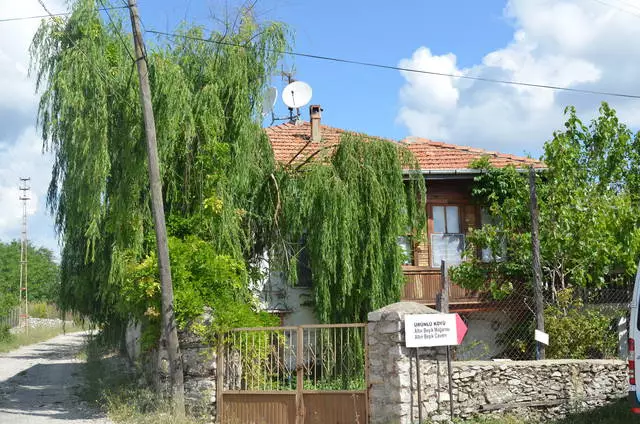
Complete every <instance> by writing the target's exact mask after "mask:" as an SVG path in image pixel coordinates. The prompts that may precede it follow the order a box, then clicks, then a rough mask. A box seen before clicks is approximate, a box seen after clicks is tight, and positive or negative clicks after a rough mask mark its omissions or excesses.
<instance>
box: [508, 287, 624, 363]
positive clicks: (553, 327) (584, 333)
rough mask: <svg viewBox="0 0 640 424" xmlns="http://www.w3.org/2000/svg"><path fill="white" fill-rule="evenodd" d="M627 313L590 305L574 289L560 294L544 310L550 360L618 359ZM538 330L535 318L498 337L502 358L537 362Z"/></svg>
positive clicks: (530, 318)
mask: <svg viewBox="0 0 640 424" xmlns="http://www.w3.org/2000/svg"><path fill="white" fill-rule="evenodd" d="M625 314H626V311H625V310H624V309H620V308H616V309H613V310H607V309H606V308H604V307H602V306H599V305H586V306H585V304H584V301H583V299H582V298H581V297H580V296H578V295H577V293H576V292H575V291H574V290H573V289H570V288H569V289H564V290H560V291H559V292H558V295H557V298H556V301H555V302H554V303H552V304H549V305H547V306H546V307H545V309H544V322H545V327H544V330H545V332H546V333H548V334H549V340H550V343H549V346H547V348H546V355H547V358H549V359H603V358H615V357H617V355H618V331H617V322H618V321H619V319H620V318H621V317H622V316H623V315H625ZM535 328H536V325H535V320H534V319H533V315H531V316H529V317H528V319H526V320H524V321H521V322H517V323H516V324H514V325H513V326H512V327H511V328H509V329H508V330H507V331H506V332H504V333H502V334H500V335H499V337H498V342H499V343H500V344H501V345H502V346H504V348H505V350H504V351H503V353H502V355H503V356H505V357H508V358H512V359H533V358H534V357H535V342H534V340H533V337H532V335H533V333H534V330H535Z"/></svg>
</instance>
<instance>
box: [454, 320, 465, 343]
mask: <svg viewBox="0 0 640 424" xmlns="http://www.w3.org/2000/svg"><path fill="white" fill-rule="evenodd" d="M456 334H457V336H458V344H460V343H462V339H464V336H465V334H467V324H465V323H464V321H463V320H462V318H460V315H458V314H456Z"/></svg>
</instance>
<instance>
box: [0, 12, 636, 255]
mask: <svg viewBox="0 0 640 424" xmlns="http://www.w3.org/2000/svg"><path fill="white" fill-rule="evenodd" d="M44 2H45V4H47V6H48V7H49V9H51V10H52V11H54V12H61V11H64V10H65V0H44ZM114 2H115V3H116V4H119V3H120V0H114ZM221 4H223V6H220V5H221ZM224 4H225V3H224V2H220V1H209V0H206V1H205V0H172V1H170V0H160V1H157V0H139V6H140V12H141V16H142V19H143V22H144V23H145V25H146V27H147V28H149V29H151V28H153V29H157V30H161V31H172V30H174V28H175V26H176V25H177V24H178V23H179V22H180V21H183V20H186V21H190V22H196V23H199V24H202V25H204V26H206V27H211V26H214V25H215V23H214V21H212V20H211V19H210V17H211V16H212V15H213V16H217V17H223V16H224V12H225V10H227V11H228V13H229V14H230V15H231V16H234V11H235V10H236V7H237V5H238V2H237V1H236V0H229V1H228V3H226V4H228V7H226V6H224ZM256 10H257V13H258V14H259V17H260V19H262V20H278V21H282V22H285V23H287V24H288V25H289V28H290V29H291V31H292V33H293V38H294V47H293V48H294V50H296V51H299V52H304V53H311V54H317V55H325V56H334V57H339V58H346V59H353V60H359V61H366V62H375V63H380V64H386V65H394V66H403V67H407V68H416V69H422V70H427V71H436V72H444V73H448V74H454V75H466V76H473V77H482V78H494V79H501V80H508V81H523V82H529V83H536V84H550V85H557V86H563V87H570V88H578V89H587V90H600V91H616V92H623V93H631V94H640V86H639V85H638V83H637V76H638V75H640V65H639V63H640V62H638V60H637V58H638V57H639V56H640V43H636V42H631V41H630V40H638V39H640V25H639V24H640V0H483V1H472V0H449V1H435V0H421V1H418V0H407V1H398V2H390V1H379V0H376V1H371V0H369V1H364V0H352V1H344V0H343V1H336V0H324V1H315V2H313V1H301V0H258V1H257V6H256ZM41 14H43V9H42V7H41V6H40V5H39V3H38V0H21V1H19V2H16V1H15V0H0V18H5V17H19V16H32V15H41ZM37 25H38V21H37V20H32V21H16V22H11V23H0V205H2V208H1V209H0V240H3V241H6V240H10V239H12V238H15V237H18V236H19V234H20V215H21V206H20V202H19V201H18V177H20V176H31V178H32V187H33V189H32V198H33V201H32V202H31V204H30V207H29V214H30V218H29V225H30V229H31V238H32V240H33V241H34V243H36V244H38V245H44V246H46V247H49V248H51V249H53V250H54V251H57V250H58V246H57V242H56V238H55V235H54V232H53V228H52V219H51V217H49V216H48V214H47V212H46V208H45V197H46V189H47V186H48V183H49V178H50V175H51V163H52V159H51V157H50V156H49V155H47V154H44V155H43V154H42V151H41V150H42V149H41V146H42V142H41V140H40V137H39V134H38V130H37V128H36V127H35V122H36V117H35V110H36V105H37V96H36V95H35V94H34V87H33V81H32V80H31V79H30V78H29V76H28V75H27V68H28V62H29V58H28V53H27V48H28V45H29V42H30V40H31V38H32V37H33V33H34V31H35V29H36V28H37ZM125 27H126V28H128V22H125ZM149 37H150V36H149V35H147V38H148V39H149ZM292 65H295V68H296V77H297V78H298V79H301V80H303V81H306V82H308V83H309V84H310V85H311V86H312V87H313V90H314V95H313V99H312V103H314V104H321V105H322V107H323V108H324V113H323V122H324V123H325V124H328V125H331V126H335V127H341V128H346V129H351V130H356V131H361V132H365V133H369V134H372V135H378V136H385V137H390V138H395V139H400V138H403V137H405V136H408V135H413V136H421V137H426V138H431V139H434V140H439V141H445V142H450V143H455V144H460V145H468V146H474V147H481V148H485V149H489V150H498V151H502V152H505V153H514V154H531V155H533V156H536V157H537V156H540V154H541V152H542V147H543V145H544V142H545V141H546V140H548V139H550V138H551V137H552V134H553V131H554V130H558V129H561V128H562V124H563V121H564V117H563V110H564V108H565V107H566V106H567V105H575V106H576V107H577V109H578V113H579V115H580V116H581V117H583V119H584V120H585V121H587V122H588V121H589V120H590V119H592V118H593V117H595V116H596V115H597V109H598V106H599V104H600V102H601V101H602V100H607V101H609V102H610V104H611V105H612V106H613V107H614V108H615V109H616V110H617V111H618V115H619V117H620V119H621V121H622V122H625V123H627V124H628V125H629V126H630V127H631V128H635V129H637V128H640V100H632V99H617V98H606V97H602V96H592V95H580V94H569V93H561V92H554V91H550V90H542V89H537V88H524V87H517V86H507V85H501V84H490V83H484V82H474V81H470V80H464V79H459V78H449V77H436V76H428V75H420V74H408V73H405V72H399V71H392V70H381V69H373V68H366V67H361V66H355V65H347V64H339V63H332V62H324V61H318V60H312V59H304V58H295V59H292V58H290V57H289V58H286V66H287V67H290V66H292ZM274 83H275V85H276V86H278V88H279V89H280V90H281V89H282V87H283V86H284V84H282V83H281V81H280V80H279V79H278V78H275V79H274ZM276 112H277V113H278V114H280V115H282V114H285V113H286V109H285V108H284V107H283V106H282V103H281V102H280V101H279V102H278V106H277V110H276ZM303 118H307V112H306V110H304V111H303Z"/></svg>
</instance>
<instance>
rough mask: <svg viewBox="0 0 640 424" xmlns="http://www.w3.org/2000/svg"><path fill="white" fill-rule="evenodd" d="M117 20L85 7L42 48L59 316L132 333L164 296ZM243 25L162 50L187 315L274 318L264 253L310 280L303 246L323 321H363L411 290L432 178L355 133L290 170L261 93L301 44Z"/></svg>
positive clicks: (42, 111)
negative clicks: (411, 243) (406, 264)
mask: <svg viewBox="0 0 640 424" xmlns="http://www.w3.org/2000/svg"><path fill="white" fill-rule="evenodd" d="M113 14H115V12H112V15H113ZM114 21H115V23H114V24H108V23H107V22H105V21H104V19H103V18H102V17H101V16H100V15H99V14H98V12H97V11H96V4H95V2H94V1H93V0H78V1H77V2H76V3H74V5H73V6H72V13H71V15H70V16H69V17H68V18H55V19H51V20H49V21H46V22H43V23H42V25H41V27H40V28H39V30H38V32H37V33H36V36H35V38H34V41H33V44H32V47H31V55H32V72H33V73H34V74H35V76H36V79H37V87H38V90H40V92H41V99H40V104H39V122H40V124H41V131H42V137H43V141H44V147H45V149H47V150H49V151H51V152H53V154H54V158H55V161H54V167H53V174H52V179H51V183H50V186H49V193H48V204H49V207H50V210H51V212H52V214H53V215H54V217H55V225H56V229H57V232H58V234H59V236H60V239H61V241H62V254H61V256H62V258H61V280H62V286H61V296H60V297H61V299H62V305H61V306H62V307H63V308H66V309H71V310H74V311H77V312H79V313H81V314H84V315H85V316H87V317H89V318H90V319H91V320H92V321H94V322H96V323H98V324H101V325H102V326H103V327H104V328H110V329H113V330H114V331H115V332H116V333H117V332H120V331H121V330H122V326H123V325H124V324H125V323H126V322H127V321H128V320H130V319H136V320H141V321H146V322H147V323H150V324H154V323H155V322H156V321H157V320H156V314H157V308H154V305H155V304H156V302H157V300H158V296H159V292H158V290H157V284H156V282H157V275H156V273H155V271H154V266H153V264H154V260H155V258H154V255H153V252H154V250H155V239H154V236H153V228H152V219H151V213H150V206H149V203H150V198H149V192H148V180H147V162H146V153H145V148H144V146H145V143H144V132H143V125H142V111H141V108H140V106H139V99H138V82H137V78H135V75H134V69H135V68H134V63H133V62H132V60H131V58H130V57H129V54H128V52H127V48H126V45H127V44H126V42H130V40H131V39H130V36H129V35H128V34H127V33H126V31H124V30H123V28H122V24H121V22H122V19H119V18H117V17H116V19H114ZM238 22H239V24H238V25H237V26H233V25H230V26H229V27H227V28H224V29H223V30H222V31H220V32H213V33H205V31H204V29H203V28H200V27H182V28H181V29H179V30H178V34H179V36H177V37H174V38H172V39H171V40H169V41H167V40H165V41H163V42H162V43H159V44H158V45H156V46H153V47H152V48H149V51H148V52H147V61H148V63H149V72H150V80H151V87H152V98H153V107H154V112H155V118H156V127H157V136H158V148H159V154H160V163H161V177H162V182H163V193H164V207H165V213H166V217H167V227H168V231H169V234H170V236H171V237H172V240H173V242H172V249H170V255H171V260H172V268H173V270H172V271H173V274H174V275H173V279H174V285H175V286H176V287H174V291H175V294H176V313H177V319H178V321H179V322H181V323H188V322H190V320H192V319H193V318H194V316H195V315H197V314H198V313H199V312H200V311H201V309H202V306H203V305H208V306H213V307H214V314H215V315H216V316H218V317H226V324H227V325H241V326H246V325H247V323H246V322H238V321H237V318H235V317H237V316H240V317H244V318H243V320H245V321H247V322H251V323H252V325H253V323H259V322H260V319H257V320H253V319H254V318H252V315H251V313H253V312H251V311H254V310H255V305H253V304H252V301H251V296H248V294H250V290H249V287H250V282H251V281H252V280H255V279H258V278H260V277H261V276H260V275H259V272H257V263H258V258H259V257H260V256H261V255H262V254H263V253H264V252H265V251H269V252H272V253H273V258H274V259H275V260H276V261H277V262H279V265H280V266H281V267H282V269H283V270H287V271H289V275H290V281H295V280H296V273H295V268H296V267H295V264H296V263H297V261H298V260H299V252H300V249H296V248H295V247H296V246H300V241H301V240H304V242H303V245H304V246H305V248H306V249H307V251H308V253H309V258H310V262H311V263H310V265H311V269H312V277H313V281H314V290H315V305H316V310H317V313H318V317H319V319H320V320H321V321H323V322H348V321H361V320H363V319H365V317H366V313H367V312H368V311H370V310H372V309H375V308H377V307H380V306H383V305H384V304H387V303H390V302H393V301H396V300H398V298H399V297H400V291H401V288H402V284H403V277H402V271H401V268H400V266H401V262H402V252H401V250H400V248H399V246H398V244H397V238H398V236H400V235H406V234H408V233H413V234H415V235H417V234H418V233H419V231H420V228H422V227H423V226H424V213H425V208H424V201H425V193H424V181H423V179H422V177H420V176H419V174H418V173H416V172H414V171H412V170H415V169H416V168H417V165H416V164H415V160H414V158H413V157H412V156H411V154H410V153H409V152H408V151H407V150H406V149H404V148H402V147H401V146H400V145H397V144H395V143H390V142H388V141H383V140H378V139H363V138H362V137H360V136H356V135H350V134H345V135H344V136H343V138H342V142H341V143H340V145H339V146H338V147H336V148H335V149H333V150H332V149H326V150H325V151H324V154H321V155H318V156H317V157H316V158H315V160H311V161H308V162H303V163H294V164H292V165H281V164H277V163H276V162H275V160H274V156H273V152H272V150H271V147H270V145H269V140H268V139H267V136H266V134H265V133H264V131H263V130H262V129H261V127H260V120H261V119H260V105H261V93H262V91H263V89H264V87H265V84H266V83H267V82H268V80H269V78H270V76H271V74H272V72H273V71H274V70H275V67H276V65H277V63H278V61H279V59H280V55H279V54H278V53H275V52H281V51H284V50H286V48H287V45H288V40H289V37H288V33H287V30H286V28H285V27H284V26H283V25H282V24H279V23H268V24H258V23H256V21H255V20H254V19H253V18H252V15H251V13H250V12H247V11H245V12H244V13H243V14H242V15H241V19H239V20H238ZM180 35H183V36H184V37H182V36H180ZM202 38H204V39H207V40H209V42H203V41H200V40H198V39H202ZM123 40H124V41H125V42H123ZM219 41H224V43H220V42H219ZM238 45H239V46H242V47H237V46H238ZM176 249H177V250H176ZM212 256H214V258H211V257H212ZM176 262H177V264H176V265H175V266H173V263H176ZM204 268H206V270H205V269H204ZM243 308H244V309H243ZM242 311H245V312H246V313H241V312H242ZM245 318H246V319H245ZM154 320H155V321H154ZM252 320H253V321H252ZM154 325H155V324H154ZM151 327H153V325H152V326H151ZM150 334H151V336H153V334H154V333H150ZM156 341H157V339H156Z"/></svg>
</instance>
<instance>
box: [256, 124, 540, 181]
mask: <svg viewBox="0 0 640 424" xmlns="http://www.w3.org/2000/svg"><path fill="white" fill-rule="evenodd" d="M265 132H266V133H267V136H268V137H269V140H270V142H271V146H272V148H273V152H274V155H275V159H276V161H278V162H280V163H285V164H287V163H289V162H296V163H297V162H302V161H304V160H305V159H307V158H309V156H311V155H314V156H320V155H321V154H323V153H324V152H325V151H326V152H328V153H330V152H331V150H332V148H333V147H334V146H335V145H336V144H338V143H339V142H340V135H341V134H342V133H344V132H350V131H345V130H341V129H339V128H332V127H328V126H326V125H322V141H321V142H311V141H310V139H311V125H310V123H309V122H300V121H299V122H298V123H297V124H293V123H285V124H281V125H276V126H272V127H268V128H266V129H265ZM363 135H364V134H363ZM367 137H371V138H376V139H382V138H380V137H372V136H367ZM385 140H388V141H390V142H395V141H394V140H389V139H385ZM400 143H402V144H403V145H405V146H406V147H407V148H408V149H409V150H411V151H412V152H413V154H414V155H415V156H416V159H417V160H418V163H419V164H420V169H421V170H423V171H452V170H460V169H469V165H470V163H471V162H472V161H473V160H475V159H478V158H481V157H483V156H486V157H488V158H489V161H490V162H491V164H493V165H494V166H496V167H499V168H501V167H504V166H507V165H514V166H516V167H518V168H520V167H528V166H531V165H533V166H534V167H536V168H542V167H544V164H543V163H542V162H540V161H538V160H535V159H531V158H526V157H522V156H515V155H509V154H504V153H498V152H491V151H487V150H483V149H477V148H473V147H466V146H458V145H455V144H447V143H440V142H437V141H431V140H427V139H425V138H418V137H408V138H406V139H404V140H402V141H401V142H400Z"/></svg>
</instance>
